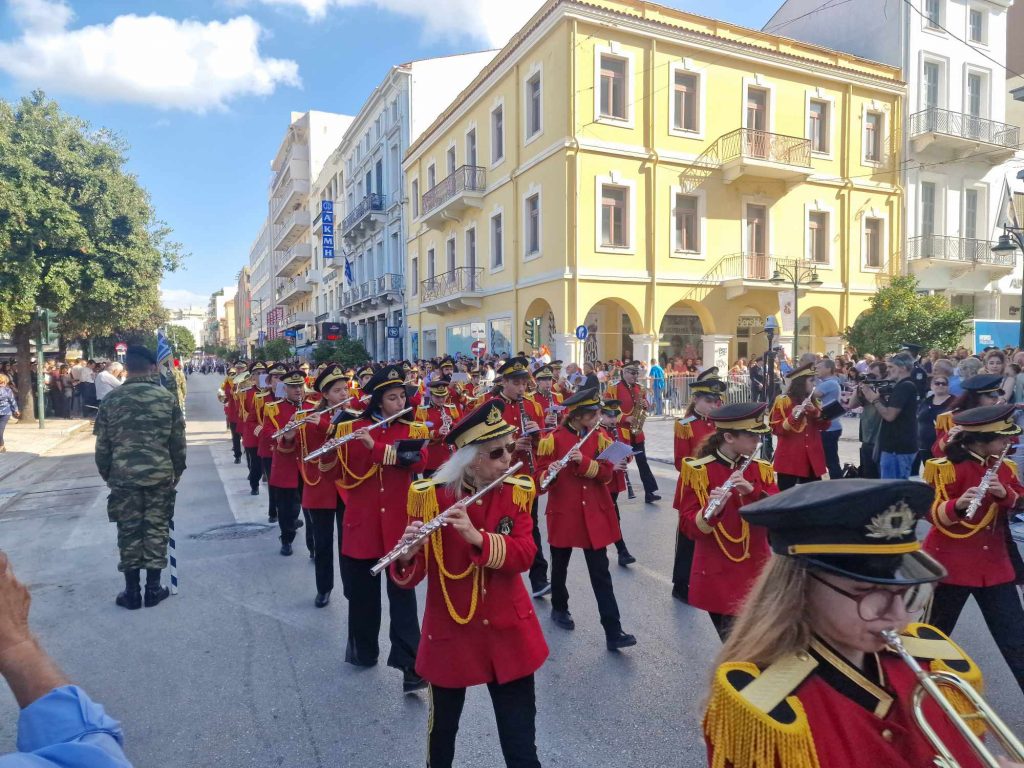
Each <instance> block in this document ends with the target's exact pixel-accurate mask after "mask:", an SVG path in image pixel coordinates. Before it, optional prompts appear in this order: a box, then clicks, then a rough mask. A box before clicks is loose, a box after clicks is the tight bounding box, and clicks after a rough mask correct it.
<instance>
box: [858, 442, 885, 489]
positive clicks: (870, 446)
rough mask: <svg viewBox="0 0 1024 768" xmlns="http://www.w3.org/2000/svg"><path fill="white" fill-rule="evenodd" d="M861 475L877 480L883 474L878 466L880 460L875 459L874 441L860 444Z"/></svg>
mask: <svg viewBox="0 0 1024 768" xmlns="http://www.w3.org/2000/svg"><path fill="white" fill-rule="evenodd" d="M860 476H861V477H867V478H873V479H875V480H877V479H878V478H880V477H881V476H882V473H881V470H880V469H879V468H878V462H877V461H876V460H875V444H874V443H861V444H860Z"/></svg>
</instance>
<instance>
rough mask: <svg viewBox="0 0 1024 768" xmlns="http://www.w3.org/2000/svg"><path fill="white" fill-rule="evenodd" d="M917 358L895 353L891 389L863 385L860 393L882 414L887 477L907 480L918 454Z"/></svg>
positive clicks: (883, 460)
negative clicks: (914, 380)
mask: <svg viewBox="0 0 1024 768" xmlns="http://www.w3.org/2000/svg"><path fill="white" fill-rule="evenodd" d="M913 372H914V358H913V357H911V356H910V355H909V354H907V353H906V352H900V353H899V354H896V355H893V356H892V358H890V360H889V362H888V363H887V380H888V381H890V382H892V386H891V389H890V388H889V387H884V386H877V385H876V386H872V385H871V384H869V383H865V384H862V385H861V387H860V393H859V394H860V397H861V398H862V399H863V400H864V401H865V402H867V403H870V404H871V407H873V408H874V409H875V410H876V411H878V414H879V415H880V416H881V417H882V427H881V429H880V430H879V433H878V453H879V462H878V464H879V471H880V474H881V476H882V479H883V480H906V479H907V478H909V477H910V470H911V468H912V467H913V465H914V456H916V455H917V399H918V398H917V387H916V386H915V385H914V382H913V381H912V380H911V376H912V374H913Z"/></svg>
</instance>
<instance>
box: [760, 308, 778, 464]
mask: <svg viewBox="0 0 1024 768" xmlns="http://www.w3.org/2000/svg"><path fill="white" fill-rule="evenodd" d="M778 329H779V322H778V320H776V319H775V315H768V317H766V318H765V319H764V335H765V336H767V337H768V351H767V352H765V353H764V402H765V403H766V404H767V406H768V408H771V407H772V401H773V398H774V397H775V332H776V331H777V330H778ZM761 455H762V456H763V457H764V458H765V459H766V460H768V461H771V459H772V456H773V455H774V450H773V446H772V436H771V433H770V432H769V433H768V434H766V435H764V437H763V440H762V448H761Z"/></svg>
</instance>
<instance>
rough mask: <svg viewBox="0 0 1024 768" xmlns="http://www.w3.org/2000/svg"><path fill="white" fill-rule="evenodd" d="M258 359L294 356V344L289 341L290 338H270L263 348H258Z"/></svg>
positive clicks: (283, 358)
mask: <svg viewBox="0 0 1024 768" xmlns="http://www.w3.org/2000/svg"><path fill="white" fill-rule="evenodd" d="M257 352H258V354H256V358H257V359H261V360H275V361H276V360H287V359H288V358H289V357H291V356H292V345H291V344H289V343H288V339H280V338H279V339H269V340H268V341H267V342H266V343H265V344H264V345H263V347H262V350H257Z"/></svg>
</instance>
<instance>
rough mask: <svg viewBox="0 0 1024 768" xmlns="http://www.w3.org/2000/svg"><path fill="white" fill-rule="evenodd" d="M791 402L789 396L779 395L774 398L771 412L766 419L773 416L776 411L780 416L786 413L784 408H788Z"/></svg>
mask: <svg viewBox="0 0 1024 768" xmlns="http://www.w3.org/2000/svg"><path fill="white" fill-rule="evenodd" d="M792 402H793V401H792V400H790V399H789V395H779V396H778V397H776V398H775V402H774V403H772V412H771V415H769V417H768V418H769V419H770V418H771V417H772V416H774V415H775V412H776V411H778V412H779V413H780V414H784V413H785V412H786V408H788V407H789V406H790V404H791V403H792Z"/></svg>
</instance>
